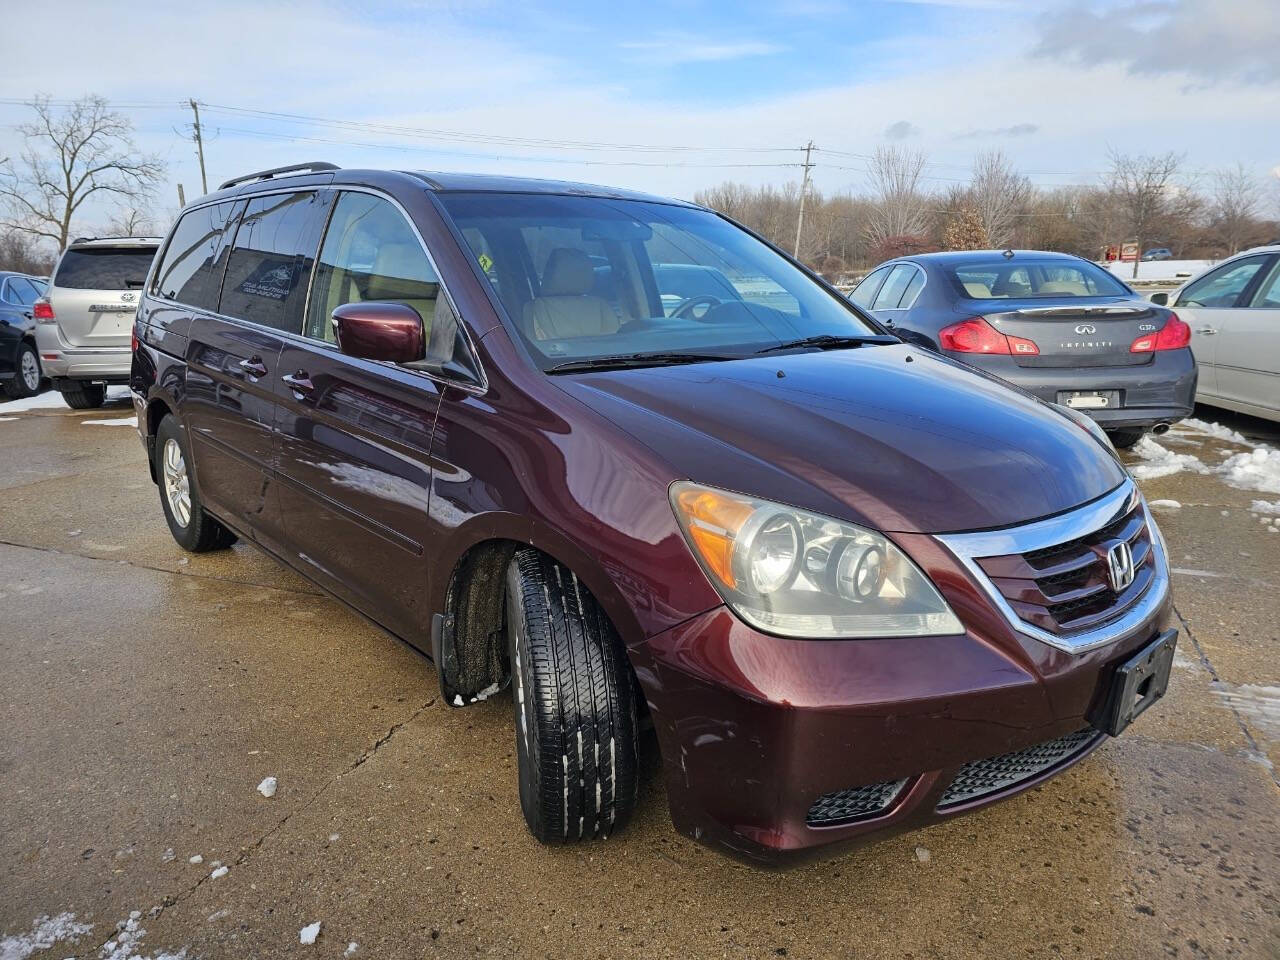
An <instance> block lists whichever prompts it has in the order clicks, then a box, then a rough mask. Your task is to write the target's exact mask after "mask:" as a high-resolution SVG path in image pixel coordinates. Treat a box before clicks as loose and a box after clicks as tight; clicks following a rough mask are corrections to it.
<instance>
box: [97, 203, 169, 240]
mask: <svg viewBox="0 0 1280 960" xmlns="http://www.w3.org/2000/svg"><path fill="white" fill-rule="evenodd" d="M158 232H159V231H157V230H156V224H155V218H154V217H153V216H152V215H151V213H150V212H149V211H147V210H140V209H138V208H137V207H127V208H124V209H122V210H120V212H119V213H118V214H116V216H115V217H114V218H112V220H111V222H110V224H108V226H107V233H108V234H109V235H110V236H113V237H153V236H156V234H157V233H158Z"/></svg>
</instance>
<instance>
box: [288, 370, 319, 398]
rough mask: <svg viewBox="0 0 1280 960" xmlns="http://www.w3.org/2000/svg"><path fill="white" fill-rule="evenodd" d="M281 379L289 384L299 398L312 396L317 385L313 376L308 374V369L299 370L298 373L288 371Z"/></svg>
mask: <svg viewBox="0 0 1280 960" xmlns="http://www.w3.org/2000/svg"><path fill="white" fill-rule="evenodd" d="M280 379H281V380H283V381H284V382H285V383H286V384H287V385H288V387H289V389H290V390H292V391H293V392H294V394H295V395H296V396H297V397H298V399H299V400H302V399H304V398H306V397H309V396H311V394H313V393H314V392H315V389H316V385H315V384H314V383H312V382H311V378H310V377H309V376H307V371H305V370H299V371H298V372H297V373H286V374H285V375H284V376H283V377H281V378H280Z"/></svg>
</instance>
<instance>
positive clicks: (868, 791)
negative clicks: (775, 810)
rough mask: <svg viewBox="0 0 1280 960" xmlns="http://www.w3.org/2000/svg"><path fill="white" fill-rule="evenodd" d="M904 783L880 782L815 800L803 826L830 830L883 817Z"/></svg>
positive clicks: (838, 791) (894, 781) (904, 781)
mask: <svg viewBox="0 0 1280 960" xmlns="http://www.w3.org/2000/svg"><path fill="white" fill-rule="evenodd" d="M906 783H907V781H906V780H883V781H881V782H880V783H869V784H867V785H866V786H865V787H853V788H852V789H850V790H837V791H836V792H835V793H828V794H826V795H824V796H821V797H819V798H818V799H817V801H816V802H815V803H814V805H813V806H812V807H810V808H809V813H808V814H807V815H806V816H805V818H804V822H805V823H807V824H808V825H809V826H811V827H834V826H836V825H837V824H841V823H852V822H853V821H855V820H865V819H867V818H868V817H875V816H879V815H880V814H882V813H884V812H885V811H886V810H888V809H889V807H890V806H891V805H892V803H893V801H894V800H896V799H897V797H898V794H899V793H901V792H902V788H903V787H904V786H906Z"/></svg>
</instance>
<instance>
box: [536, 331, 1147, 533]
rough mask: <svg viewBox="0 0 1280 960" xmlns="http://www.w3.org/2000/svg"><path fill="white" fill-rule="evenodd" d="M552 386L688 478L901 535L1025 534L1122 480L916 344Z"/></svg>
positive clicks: (1077, 432) (1094, 451) (1084, 444)
mask: <svg viewBox="0 0 1280 960" xmlns="http://www.w3.org/2000/svg"><path fill="white" fill-rule="evenodd" d="M553 379H554V381H555V383H556V385H557V386H559V387H560V388H561V389H563V390H565V391H567V392H568V393H570V394H571V395H573V396H575V397H577V398H578V399H579V400H581V401H582V402H583V403H584V404H586V405H587V406H588V407H590V408H592V409H593V410H595V411H596V412H597V413H599V414H601V415H603V416H604V417H606V418H608V419H609V420H610V421H612V422H613V423H614V424H616V425H617V426H619V427H621V428H622V429H624V430H626V431H627V432H628V433H630V434H631V435H632V436H634V437H635V438H636V439H638V440H640V441H641V442H643V443H645V444H647V445H648V446H649V447H650V448H651V449H653V450H654V451H655V452H656V453H657V454H658V455H659V456H661V457H662V458H664V459H665V460H666V461H667V463H668V464H670V466H671V468H672V469H673V471H674V472H675V474H676V475H677V476H678V477H680V478H688V479H690V480H693V481H695V482H698V483H704V484H707V485H710V486H716V487H721V488H725V489H729V490H734V491H738V492H741V493H745V494H749V495H752V496H757V497H761V498H765V499H769V500H775V501H779V502H782V503H788V504H791V505H793V506H797V507H802V508H806V509H810V510H814V511H816V512H819V513H822V514H826V515H835V516H837V517H838V518H840V519H847V520H852V521H854V522H861V523H863V524H865V525H868V526H871V527H875V528H878V529H880V530H885V531H890V532H923V533H942V532H954V531H959V530H976V529H985V528H991V527H1002V526H1008V525H1011V524H1016V523H1022V522H1025V521H1028V520H1032V519H1037V518H1040V517H1044V516H1048V515H1050V514H1056V513H1061V512H1063V511H1065V510H1069V509H1071V508H1072V507H1076V506H1079V505H1080V504H1083V503H1086V502H1088V501H1090V500H1093V499H1095V498H1097V497H1100V496H1102V495H1103V494H1105V493H1107V492H1108V491H1110V490H1112V489H1114V488H1115V487H1116V486H1117V485H1119V484H1120V483H1121V482H1123V481H1124V479H1125V476H1126V475H1125V472H1124V469H1123V468H1122V467H1121V466H1120V464H1119V462H1118V461H1117V460H1116V458H1115V457H1114V456H1113V455H1112V454H1111V452H1109V451H1108V450H1107V449H1105V448H1104V447H1103V446H1102V444H1101V443H1099V442H1098V441H1097V440H1096V439H1095V438H1094V437H1093V436H1091V435H1090V434H1089V433H1088V432H1087V431H1086V430H1085V429H1084V428H1083V427H1081V426H1080V425H1078V424H1076V423H1073V422H1071V421H1070V420H1069V419H1067V418H1066V417H1065V416H1063V415H1062V414H1060V413H1058V412H1056V411H1055V410H1053V408H1051V407H1050V406H1048V405H1046V404H1044V403H1041V402H1040V401H1039V400H1036V399H1034V398H1032V397H1030V396H1028V395H1026V394H1024V393H1021V392H1019V391H1016V390H1013V389H1011V388H1009V387H1007V386H1004V385H1002V383H1001V382H1000V381H998V380H996V379H995V378H993V377H989V376H986V375H984V374H979V373H977V372H975V371H973V370H972V369H970V368H968V367H966V366H964V365H963V364H960V363H955V362H952V361H950V360H947V359H945V358H941V357H937V356H936V355H933V354H930V353H926V352H922V351H920V350H919V349H917V348H914V347H911V346H908V345H906V344H902V345H898V344H895V345H892V346H881V347H875V346H868V347H862V348H859V349H853V350H840V351H828V352H824V353H805V354H792V355H788V356H781V357H771V358H765V357H761V358H758V359H750V360H736V361H727V362H718V363H699V364H689V365H684V366H668V367H649V368H641V369H630V370H617V371H608V372H598V373H587V374H581V375H566V376H560V377H555V378H553Z"/></svg>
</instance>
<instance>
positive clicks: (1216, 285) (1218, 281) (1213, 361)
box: [1175, 254, 1272, 397]
mask: <svg viewBox="0 0 1280 960" xmlns="http://www.w3.org/2000/svg"><path fill="white" fill-rule="evenodd" d="M1271 259H1272V258H1271V257H1270V256H1268V255H1266V254H1259V255H1257V256H1252V257H1241V258H1239V259H1237V260H1230V261H1228V262H1226V263H1224V264H1222V266H1220V267H1218V268H1216V269H1214V270H1211V271H1210V272H1209V273H1206V274H1205V275H1204V276H1203V277H1200V278H1199V279H1198V280H1195V281H1193V282H1192V283H1190V284H1188V285H1187V286H1186V288H1184V289H1183V291H1182V292H1181V293H1180V294H1178V300H1177V303H1176V304H1175V308H1176V310H1177V313H1178V316H1180V317H1181V318H1182V319H1183V320H1184V321H1186V323H1187V324H1188V326H1190V327H1191V352H1192V353H1193V354H1195V358H1196V363H1197V364H1198V365H1199V367H1200V380H1199V384H1198V386H1197V388H1196V392H1197V394H1198V395H1204V396H1206V397H1219V396H1224V394H1223V393H1222V392H1221V390H1222V387H1223V384H1222V382H1221V375H1220V374H1221V371H1220V370H1219V367H1218V360H1219V352H1220V351H1221V349H1222V348H1221V337H1222V335H1223V333H1224V331H1225V330H1227V329H1228V328H1229V327H1230V326H1232V325H1233V324H1234V323H1235V322H1236V320H1237V317H1238V314H1239V313H1240V308H1241V306H1243V305H1244V304H1247V303H1248V302H1249V301H1250V298H1251V297H1252V295H1253V291H1254V290H1256V289H1257V287H1258V282H1259V280H1260V279H1261V276H1262V274H1263V273H1264V268H1265V267H1266V266H1267V264H1268V263H1269V262H1270V261H1271Z"/></svg>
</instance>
